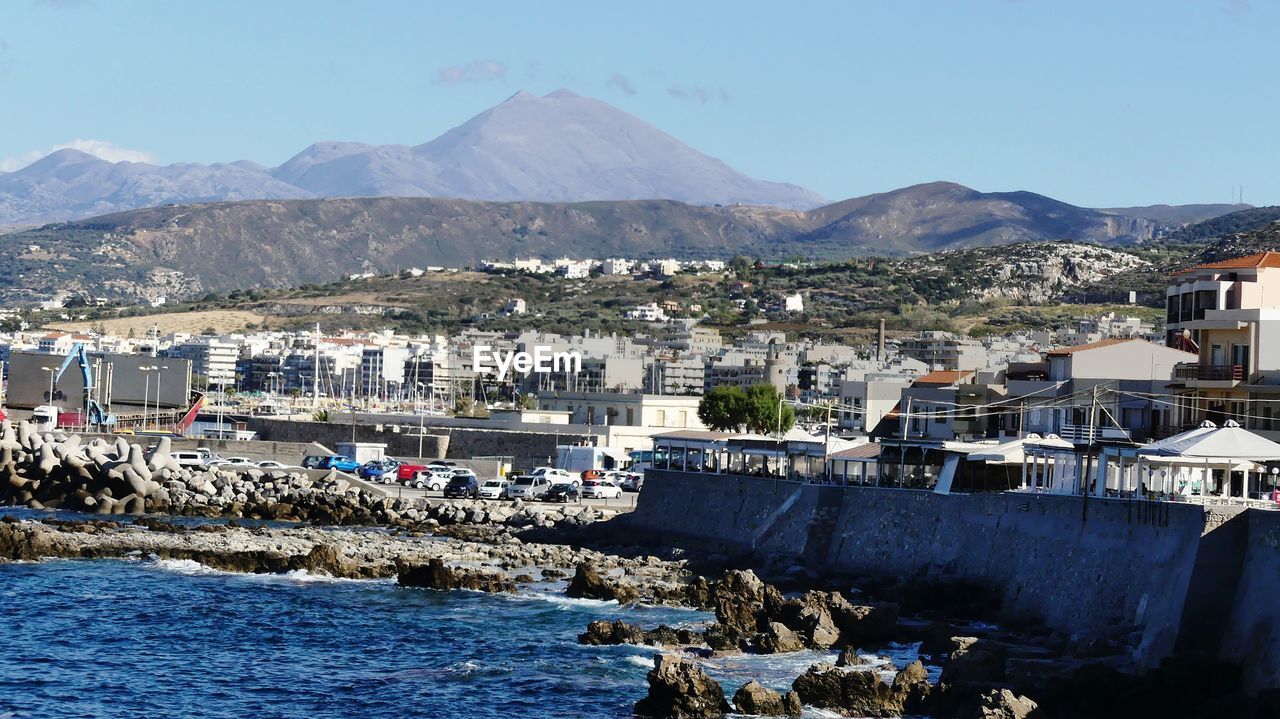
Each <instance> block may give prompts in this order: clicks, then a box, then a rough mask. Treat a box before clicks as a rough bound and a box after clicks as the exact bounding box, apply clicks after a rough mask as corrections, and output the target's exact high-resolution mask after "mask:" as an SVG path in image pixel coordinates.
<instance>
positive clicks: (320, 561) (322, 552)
mask: <svg viewBox="0 0 1280 719" xmlns="http://www.w3.org/2000/svg"><path fill="white" fill-rule="evenodd" d="M296 564H297V565H298V566H297V567H296V568H297V569H305V570H307V571H308V572H311V573H312V574H328V575H329V576H332V577H346V578H348V579H354V578H358V577H360V569H359V567H358V566H357V565H356V563H355V561H353V560H351V559H348V558H347V557H344V556H342V553H341V552H339V551H338V548H337V547H335V546H333V545H332V544H317V545H315V546H313V547H312V548H311V551H310V552H308V553H307V555H306V556H304V557H302V558H301V560H299V561H298V562H296Z"/></svg>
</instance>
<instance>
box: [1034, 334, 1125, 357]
mask: <svg viewBox="0 0 1280 719" xmlns="http://www.w3.org/2000/svg"><path fill="white" fill-rule="evenodd" d="M1142 341H1143V340H1140V339H1137V338H1134V337H1128V338H1121V337H1112V338H1110V339H1105V340H1101V341H1099V342H1090V343H1089V344H1087V345H1076V346H1075V347H1060V348H1058V349H1056V350H1050V351H1049V353H1048V354H1049V356H1050V357H1064V356H1066V355H1073V354H1075V353H1077V352H1086V351H1088V350H1096V349H1101V348H1103V347H1110V346H1112V345H1119V344H1124V343H1125V342H1142Z"/></svg>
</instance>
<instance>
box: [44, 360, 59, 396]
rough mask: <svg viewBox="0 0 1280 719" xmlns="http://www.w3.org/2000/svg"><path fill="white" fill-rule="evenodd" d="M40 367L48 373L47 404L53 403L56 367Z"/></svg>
mask: <svg viewBox="0 0 1280 719" xmlns="http://www.w3.org/2000/svg"><path fill="white" fill-rule="evenodd" d="M40 369H42V370H44V371H45V372H48V373H49V404H53V380H54V377H56V376H57V372H58V368H57V367H41V368H40Z"/></svg>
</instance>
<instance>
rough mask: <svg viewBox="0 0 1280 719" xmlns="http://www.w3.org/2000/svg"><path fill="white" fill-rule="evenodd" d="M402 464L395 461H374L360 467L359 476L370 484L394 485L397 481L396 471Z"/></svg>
mask: <svg viewBox="0 0 1280 719" xmlns="http://www.w3.org/2000/svg"><path fill="white" fill-rule="evenodd" d="M399 467H400V463H399V462H397V461H395V460H394V459H372V460H369V461H368V462H365V463H364V464H363V465H361V466H360V471H359V472H357V474H358V475H359V476H360V477H361V478H362V479H367V480H369V481H370V482H381V483H382V484H392V483H394V482H395V480H396V470H397V469H399Z"/></svg>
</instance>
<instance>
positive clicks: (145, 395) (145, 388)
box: [138, 365, 156, 431]
mask: <svg viewBox="0 0 1280 719" xmlns="http://www.w3.org/2000/svg"><path fill="white" fill-rule="evenodd" d="M153 369H156V366H155V365H142V366H141V367H139V368H138V371H139V372H141V373H142V376H143V378H144V379H145V380H146V381H145V382H144V383H143V385H142V429H143V430H144V431H145V430H146V428H147V401H148V400H149V399H150V398H151V370H153Z"/></svg>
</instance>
